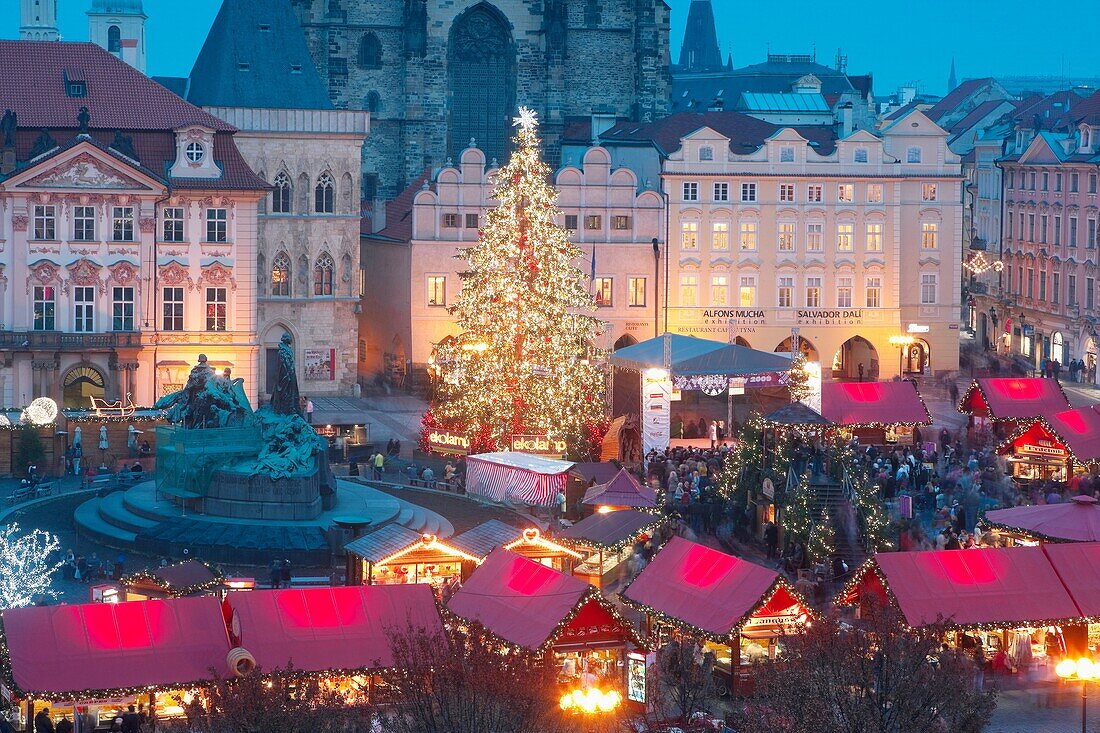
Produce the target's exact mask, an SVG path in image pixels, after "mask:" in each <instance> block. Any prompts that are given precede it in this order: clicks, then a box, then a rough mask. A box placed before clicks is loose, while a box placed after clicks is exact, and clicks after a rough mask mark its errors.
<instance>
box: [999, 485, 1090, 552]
mask: <svg viewBox="0 0 1100 733" xmlns="http://www.w3.org/2000/svg"><path fill="white" fill-rule="evenodd" d="M985 521H986V522H987V523H988V524H990V525H992V526H993V527H996V528H998V529H1007V530H1022V531H1024V532H1026V533H1028V534H1030V535H1033V536H1035V537H1037V538H1039V539H1044V540H1054V541H1059V540H1068V541H1071V542H1096V541H1098V540H1100V506H1098V505H1097V503H1096V499H1094V498H1092V497H1091V496H1075V497H1073V500H1072V501H1068V502H1065V503H1063V504H1042V505H1034V506H1015V507H1011V508H1009V509H993V510H991V511H988V512H986V513H985Z"/></svg>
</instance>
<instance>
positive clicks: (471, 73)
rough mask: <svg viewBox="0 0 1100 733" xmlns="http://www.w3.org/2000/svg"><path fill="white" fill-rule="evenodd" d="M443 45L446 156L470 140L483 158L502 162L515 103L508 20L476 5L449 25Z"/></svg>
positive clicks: (458, 152)
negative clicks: (447, 122)
mask: <svg viewBox="0 0 1100 733" xmlns="http://www.w3.org/2000/svg"><path fill="white" fill-rule="evenodd" d="M447 49H448V50H447V87H448V92H449V94H450V97H451V105H450V125H449V126H448V129H449V131H450V140H448V144H447V149H448V151H449V153H450V155H451V156H452V157H453V158H454V159H455V160H458V159H459V158H460V157H461V155H462V151H463V150H465V149H466V147H467V146H469V145H470V139H471V138H473V139H474V140H475V141H476V144H477V146H478V147H479V148H481V150H482V151H484V153H485V158H486V159H487V160H492V159H493V158H496V159H497V160H499V161H503V160H505V159H506V158H507V153H508V141H509V139H510V137H511V129H512V125H511V123H512V120H511V116H512V114H513V113H514V112H515V104H516V50H515V44H514V43H513V41H512V31H511V29H510V28H509V24H508V21H507V19H505V18H504V17H503V16H502V15H501V14H500V12H499V11H497V10H496V9H495V8H492V7H491V6H489V5H487V4H485V3H481V4H479V5H475V6H474V7H472V8H471V9H469V10H467V11H466V12H465V13H463V14H462V15H460V16H459V17H458V19H457V20H455V22H454V25H453V26H451V34H450V41H449V43H448V44H447Z"/></svg>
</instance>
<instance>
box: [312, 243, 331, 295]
mask: <svg viewBox="0 0 1100 733" xmlns="http://www.w3.org/2000/svg"><path fill="white" fill-rule="evenodd" d="M335 270H336V263H334V262H333V261H332V257H331V256H330V255H329V254H328V253H327V252H322V253H321V256H320V257H318V258H317V262H315V263H314V264H313V294H314V295H332V275H333V272H334V271H335Z"/></svg>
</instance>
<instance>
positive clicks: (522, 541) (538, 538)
mask: <svg viewBox="0 0 1100 733" xmlns="http://www.w3.org/2000/svg"><path fill="white" fill-rule="evenodd" d="M527 531H528V530H524V532H527ZM534 533H535V536H534V538H533V539H528V538H527V537H526V535H523V536H521V537H520V538H519V539H518V540H515V541H514V542H512V543H510V544H507V545H504V549H505V550H512V551H515V548H517V547H519V546H521V545H527V546H532V545H533V546H535V547H542V548H543V549H546V550H550V551H551V552H560V553H562V554H563V555H569V556H570V557H572V558H574V559H576V560H583V559H584V555H582V554H581V553H579V552H577V551H576V550H573V549H570V548H568V547H566V546H565V545H559V544H557V543H556V542H551V541H550V540H548V539H545V538H544V537H543V536H542V534H541V533H540V532H539V531H538V530H537V529H535V530H534Z"/></svg>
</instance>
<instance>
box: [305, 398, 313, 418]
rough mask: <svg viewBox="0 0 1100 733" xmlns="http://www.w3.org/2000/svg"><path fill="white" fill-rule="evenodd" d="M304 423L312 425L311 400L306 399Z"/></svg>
mask: <svg viewBox="0 0 1100 733" xmlns="http://www.w3.org/2000/svg"><path fill="white" fill-rule="evenodd" d="M306 422H307V423H309V424H310V425H312V424H313V400H311V399H310V398H308V397H306Z"/></svg>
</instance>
